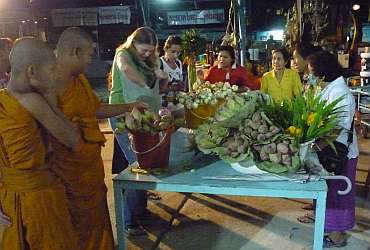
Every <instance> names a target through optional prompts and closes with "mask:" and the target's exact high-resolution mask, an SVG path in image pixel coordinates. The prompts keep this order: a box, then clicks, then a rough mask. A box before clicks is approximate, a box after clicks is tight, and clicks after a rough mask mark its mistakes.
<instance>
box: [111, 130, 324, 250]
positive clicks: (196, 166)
mask: <svg viewBox="0 0 370 250" xmlns="http://www.w3.org/2000/svg"><path fill="white" fill-rule="evenodd" d="M185 141H186V135H185V134H184V133H181V132H177V133H175V134H174V135H173V136H172V144H171V154H170V167H169V168H168V171H167V172H164V173H161V174H156V175H150V174H149V175H142V174H137V173H132V172H131V171H130V169H126V170H124V171H123V172H121V173H120V174H119V175H117V176H116V177H115V178H113V188H114V199H115V210H116V226H117V239H118V244H119V249H120V250H123V249H126V239H125V238H126V237H125V234H124V216H125V215H124V210H123V191H124V190H125V189H139V190H156V191H166V192H184V193H204V194H219V195H241V196H263V197H281V198H301V199H315V200H317V202H316V215H315V216H316V217H315V231H314V244H313V249H315V250H317V249H322V243H323V236H324V222H325V207H326V193H327V185H326V182H325V181H324V180H320V181H313V182H307V183H300V182H292V181H260V182H259V181H244V180H243V181H228V180H212V179H205V178H204V177H213V176H225V175H233V174H237V172H236V171H235V170H233V169H232V168H231V167H230V165H229V164H227V163H225V162H223V161H220V160H217V159H216V158H213V157H205V156H204V155H201V154H199V155H197V156H195V155H194V152H188V151H187V150H186V148H185V144H186V143H185ZM190 169H192V170H190Z"/></svg>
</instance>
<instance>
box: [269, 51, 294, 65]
mask: <svg viewBox="0 0 370 250" xmlns="http://www.w3.org/2000/svg"><path fill="white" fill-rule="evenodd" d="M274 53H281V54H282V55H283V58H284V61H285V62H288V61H289V58H290V55H289V52H288V50H287V49H286V48H277V49H274V50H273V51H272V53H271V54H272V55H273V54H274Z"/></svg>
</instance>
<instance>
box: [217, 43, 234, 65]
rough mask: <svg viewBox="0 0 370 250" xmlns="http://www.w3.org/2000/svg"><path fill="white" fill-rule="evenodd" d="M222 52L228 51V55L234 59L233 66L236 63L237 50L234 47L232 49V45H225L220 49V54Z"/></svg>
mask: <svg viewBox="0 0 370 250" xmlns="http://www.w3.org/2000/svg"><path fill="white" fill-rule="evenodd" d="M221 51H226V52H227V53H229V55H230V57H231V59H232V64H233V63H234V62H235V50H234V48H233V47H231V46H230V45H223V46H220V47H219V48H218V52H221Z"/></svg>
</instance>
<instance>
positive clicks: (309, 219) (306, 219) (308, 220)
mask: <svg viewBox="0 0 370 250" xmlns="http://www.w3.org/2000/svg"><path fill="white" fill-rule="evenodd" d="M297 221H299V222H300V223H304V224H312V223H315V215H314V214H313V213H307V214H305V215H303V216H299V217H298V218H297Z"/></svg>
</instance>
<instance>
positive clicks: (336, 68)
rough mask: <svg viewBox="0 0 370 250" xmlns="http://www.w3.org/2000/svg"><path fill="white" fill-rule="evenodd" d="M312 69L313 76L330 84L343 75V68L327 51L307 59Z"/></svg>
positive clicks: (319, 52)
mask: <svg viewBox="0 0 370 250" xmlns="http://www.w3.org/2000/svg"><path fill="white" fill-rule="evenodd" d="M307 61H308V64H309V65H310V66H311V67H312V70H313V72H312V73H313V74H314V75H315V76H317V77H320V78H324V81H327V82H332V81H334V80H335V79H337V78H338V77H340V76H342V75H343V68H342V66H341V65H340V64H339V62H338V59H337V57H336V56H335V55H333V54H331V53H330V52H327V51H323V50H322V51H318V52H316V53H314V54H312V55H310V56H309V57H308V58H307Z"/></svg>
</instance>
